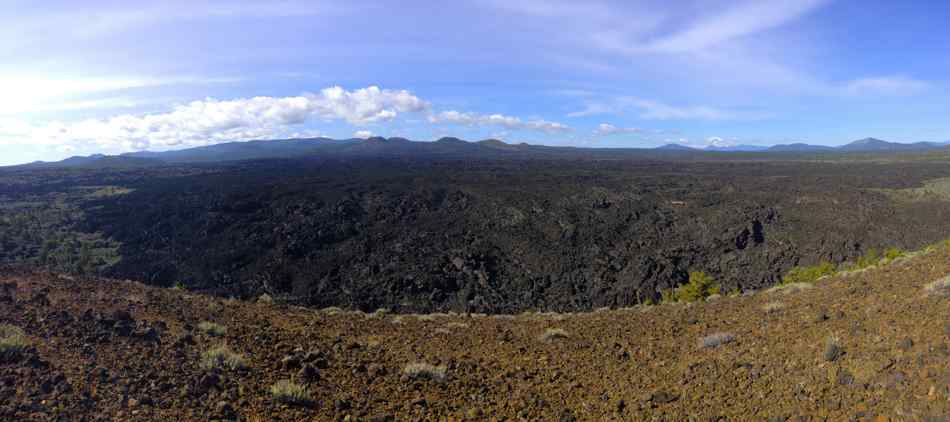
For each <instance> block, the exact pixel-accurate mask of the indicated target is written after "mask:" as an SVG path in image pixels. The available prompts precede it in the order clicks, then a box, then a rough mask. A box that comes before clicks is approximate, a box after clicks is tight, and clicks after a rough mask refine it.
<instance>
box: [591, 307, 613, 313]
mask: <svg viewBox="0 0 950 422" xmlns="http://www.w3.org/2000/svg"><path fill="white" fill-rule="evenodd" d="M594 312H597V313H601V312H610V307H609V306H604V307H602V308H597V309H594Z"/></svg>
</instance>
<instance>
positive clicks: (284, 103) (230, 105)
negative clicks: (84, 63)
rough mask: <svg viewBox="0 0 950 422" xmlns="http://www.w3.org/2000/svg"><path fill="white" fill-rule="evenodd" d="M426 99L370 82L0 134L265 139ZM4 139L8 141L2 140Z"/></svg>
mask: <svg viewBox="0 0 950 422" xmlns="http://www.w3.org/2000/svg"><path fill="white" fill-rule="evenodd" d="M428 108H429V104H428V103H427V102H425V101H423V100H422V99H420V98H418V97H416V96H415V95H413V94H411V93H409V92H408V91H404V90H402V91H393V90H385V89H380V88H378V87H375V86H371V87H368V88H363V89H357V90H354V91H347V90H344V89H343V88H340V87H330V88H326V89H324V90H322V91H320V92H319V93H317V94H305V95H302V96H298V97H254V98H242V99H236V100H228V101H221V100H216V99H212V98H209V99H205V100H202V101H192V102H190V103H187V104H183V105H178V106H175V107H174V108H173V110H172V111H170V112H167V113H158V114H147V115H141V116H139V115H119V116H114V117H111V118H108V119H91V120H85V121H80V122H74V123H61V122H52V123H48V124H46V125H45V126H38V127H33V126H29V125H25V124H23V123H16V124H11V123H9V122H8V123H7V124H5V125H4V126H3V127H0V134H3V133H6V134H8V135H7V139H8V140H9V139H11V138H13V139H20V140H21V141H22V140H26V141H28V142H31V143H35V144H46V145H63V144H94V145H98V146H99V147H104V148H107V149H110V150H119V151H129V150H143V149H147V148H150V147H158V148H168V147H176V146H197V145H208V144H213V143H219V142H226V141H234V140H247V139H255V138H267V137H272V136H276V135H277V134H280V133H284V132H285V131H286V130H287V129H288V128H290V127H293V126H295V125H301V124H303V123H305V122H307V121H308V120H311V119H322V120H326V121H332V120H343V121H346V122H348V123H350V124H353V125H364V124H368V123H374V122H380V121H388V120H392V119H394V118H395V117H396V116H397V115H398V114H399V113H420V112H424V111H426V110H428ZM8 142H9V141H8Z"/></svg>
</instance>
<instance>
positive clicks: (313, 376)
mask: <svg viewBox="0 0 950 422" xmlns="http://www.w3.org/2000/svg"><path fill="white" fill-rule="evenodd" d="M297 379H299V380H300V381H303V382H306V383H311V382H316V381H319V380H320V371H318V370H317V368H315V367H314V366H313V365H310V364H306V365H304V366H303V367H302V368H300V371H298V372H297Z"/></svg>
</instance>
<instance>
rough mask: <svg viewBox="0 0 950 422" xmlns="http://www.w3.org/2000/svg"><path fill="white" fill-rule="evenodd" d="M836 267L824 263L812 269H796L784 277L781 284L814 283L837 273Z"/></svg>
mask: <svg viewBox="0 0 950 422" xmlns="http://www.w3.org/2000/svg"><path fill="white" fill-rule="evenodd" d="M835 271H836V270H835V266H834V264H832V263H830V262H822V263H821V264H818V265H813V266H811V267H795V268H792V269H791V270H789V271H788V273H787V274H785V277H782V283H781V284H783V285H784V284H796V283H814V282H815V281H818V279H819V278H822V277H825V276H830V275H833V274H834V273H835Z"/></svg>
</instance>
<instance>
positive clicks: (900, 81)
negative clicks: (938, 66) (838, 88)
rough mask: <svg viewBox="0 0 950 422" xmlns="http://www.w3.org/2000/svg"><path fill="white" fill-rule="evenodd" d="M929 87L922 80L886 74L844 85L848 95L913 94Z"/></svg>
mask: <svg viewBox="0 0 950 422" xmlns="http://www.w3.org/2000/svg"><path fill="white" fill-rule="evenodd" d="M928 88H930V84H928V83H927V82H924V81H920V80H916V79H912V78H907V77H904V76H886V77H877V78H862V79H856V80H853V81H851V82H848V83H847V84H845V86H844V91H845V93H847V94H849V95H915V94H920V93H922V92H924V91H926V90H927V89H928Z"/></svg>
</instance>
